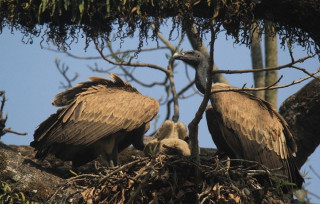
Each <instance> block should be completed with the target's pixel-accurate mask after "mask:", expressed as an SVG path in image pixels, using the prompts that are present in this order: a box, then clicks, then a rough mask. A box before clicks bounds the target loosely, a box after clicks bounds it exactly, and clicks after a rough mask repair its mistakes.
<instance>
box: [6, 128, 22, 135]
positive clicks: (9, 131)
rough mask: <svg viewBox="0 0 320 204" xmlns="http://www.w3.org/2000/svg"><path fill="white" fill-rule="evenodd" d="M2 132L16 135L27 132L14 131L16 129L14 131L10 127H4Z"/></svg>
mask: <svg viewBox="0 0 320 204" xmlns="http://www.w3.org/2000/svg"><path fill="white" fill-rule="evenodd" d="M3 132H4V134H6V133H12V134H16V135H27V134H28V133H27V132H23V133H21V132H16V131H14V130H11V128H6V129H4V130H3Z"/></svg>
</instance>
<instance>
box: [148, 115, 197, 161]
mask: <svg viewBox="0 0 320 204" xmlns="http://www.w3.org/2000/svg"><path fill="white" fill-rule="evenodd" d="M187 137H188V132H187V128H186V126H185V125H184V124H183V123H181V122H177V123H174V122H173V121H171V120H166V121H165V122H164V123H163V124H162V125H161V127H160V128H159V129H158V131H157V132H156V134H155V138H154V139H153V140H151V141H150V142H149V143H148V144H147V145H146V147H145V149H144V153H145V155H147V156H151V155H155V154H158V153H160V152H161V153H165V154H168V155H173V154H179V155H183V156H190V155H191V151H190V147H189V145H188V143H187V142H186V141H185V140H186V139H187Z"/></svg>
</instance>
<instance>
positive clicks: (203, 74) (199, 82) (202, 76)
mask: <svg viewBox="0 0 320 204" xmlns="http://www.w3.org/2000/svg"><path fill="white" fill-rule="evenodd" d="M208 69H209V63H208V60H207V59H204V60H201V61H200V63H199V65H198V66H197V68H196V81H195V82H196V87H197V89H198V90H199V91H200V92H201V93H202V94H204V93H205V91H206V83H207V71H208Z"/></svg>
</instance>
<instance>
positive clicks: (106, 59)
mask: <svg viewBox="0 0 320 204" xmlns="http://www.w3.org/2000/svg"><path fill="white" fill-rule="evenodd" d="M94 44H95V46H96V49H97V51H98V52H99V54H100V56H101V57H102V58H103V59H104V60H105V61H107V62H109V63H110V64H113V65H122V66H132V67H150V68H152V69H156V70H160V71H162V72H164V73H166V74H169V71H168V70H167V69H165V68H163V67H160V66H158V65H155V64H150V63H135V62H130V61H129V62H115V61H112V60H110V59H108V58H107V57H105V55H104V54H103V49H104V48H101V49H100V48H99V44H98V42H97V41H96V40H94Z"/></svg>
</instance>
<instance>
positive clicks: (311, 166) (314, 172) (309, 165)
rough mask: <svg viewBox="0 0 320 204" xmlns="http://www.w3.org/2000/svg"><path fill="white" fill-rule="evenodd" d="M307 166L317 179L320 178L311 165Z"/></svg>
mask: <svg viewBox="0 0 320 204" xmlns="http://www.w3.org/2000/svg"><path fill="white" fill-rule="evenodd" d="M309 168H310V169H311V171H312V172H313V173H314V175H316V177H318V179H320V175H319V174H318V173H317V172H316V170H314V168H313V167H312V166H311V165H309Z"/></svg>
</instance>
